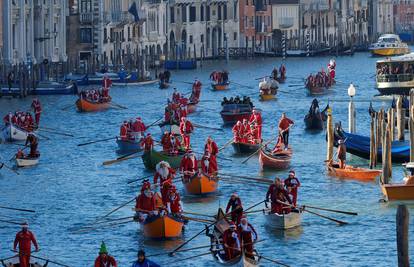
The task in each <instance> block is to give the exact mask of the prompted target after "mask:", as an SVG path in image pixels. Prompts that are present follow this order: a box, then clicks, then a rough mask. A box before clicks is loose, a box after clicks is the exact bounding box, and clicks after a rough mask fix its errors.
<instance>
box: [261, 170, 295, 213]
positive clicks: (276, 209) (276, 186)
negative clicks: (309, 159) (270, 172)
mask: <svg viewBox="0 0 414 267" xmlns="http://www.w3.org/2000/svg"><path fill="white" fill-rule="evenodd" d="M269 200H270V202H271V213H277V214H287V213H289V212H290V207H289V206H288V205H286V204H283V203H289V204H292V201H291V200H290V197H289V194H288V192H287V191H286V190H285V189H284V188H283V184H282V181H281V180H280V178H278V177H276V178H275V181H274V183H273V184H271V185H270V186H269V189H268V190H267V193H266V202H269Z"/></svg>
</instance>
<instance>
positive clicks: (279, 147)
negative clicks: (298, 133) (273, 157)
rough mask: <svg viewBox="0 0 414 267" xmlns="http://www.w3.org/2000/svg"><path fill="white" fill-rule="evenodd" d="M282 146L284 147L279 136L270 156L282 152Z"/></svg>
mask: <svg viewBox="0 0 414 267" xmlns="http://www.w3.org/2000/svg"><path fill="white" fill-rule="evenodd" d="M283 146H284V144H283V138H282V136H281V135H279V136H278V138H277V142H276V145H275V147H274V148H273V150H272V154H277V153H280V152H282V151H283Z"/></svg>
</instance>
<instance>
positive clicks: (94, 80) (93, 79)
mask: <svg viewBox="0 0 414 267" xmlns="http://www.w3.org/2000/svg"><path fill="white" fill-rule="evenodd" d="M105 75H108V78H109V79H111V80H112V82H120V80H121V79H120V78H119V75H118V73H115V72H106V73H102V72H95V73H94V74H89V75H88V84H102V80H103V78H104V77H105Z"/></svg>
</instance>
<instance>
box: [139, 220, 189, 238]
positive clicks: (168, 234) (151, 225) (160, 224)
mask: <svg viewBox="0 0 414 267" xmlns="http://www.w3.org/2000/svg"><path fill="white" fill-rule="evenodd" d="M142 226H143V230H144V236H145V237H148V238H155V239H170V238H177V237H180V236H181V234H182V231H183V226H184V221H183V220H182V219H181V218H179V217H177V216H174V215H171V214H167V215H164V216H162V215H154V216H148V217H147V218H146V219H145V221H144V222H143V223H142Z"/></svg>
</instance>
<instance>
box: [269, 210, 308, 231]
mask: <svg viewBox="0 0 414 267" xmlns="http://www.w3.org/2000/svg"><path fill="white" fill-rule="evenodd" d="M302 213H303V211H302V210H297V209H294V210H292V211H291V212H289V213H288V214H278V213H270V212H267V213H266V222H267V224H268V225H269V226H270V228H273V229H279V230H286V229H291V228H295V227H298V226H300V225H301V223H302Z"/></svg>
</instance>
